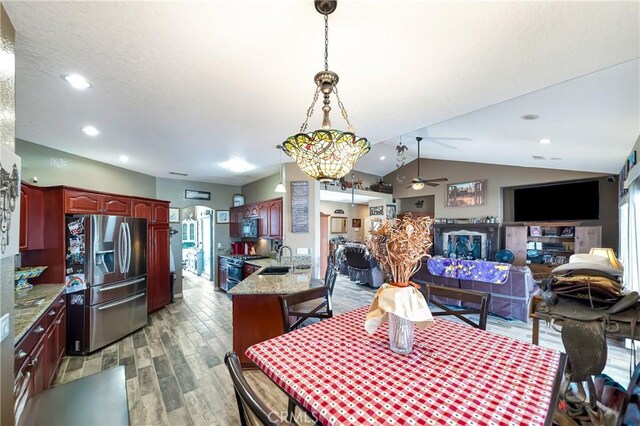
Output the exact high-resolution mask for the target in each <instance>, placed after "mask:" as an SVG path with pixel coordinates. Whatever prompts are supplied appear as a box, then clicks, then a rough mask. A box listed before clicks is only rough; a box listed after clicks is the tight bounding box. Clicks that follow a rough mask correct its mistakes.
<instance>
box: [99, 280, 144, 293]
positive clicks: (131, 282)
mask: <svg viewBox="0 0 640 426" xmlns="http://www.w3.org/2000/svg"><path fill="white" fill-rule="evenodd" d="M144 280H145V278H138V279H137V280H133V281H127V282H126V283H122V284H117V285H110V286H108V287H102V288H101V289H100V290H98V291H99V292H100V293H102V292H103V291H109V290H115V289H117V288H121V287H128V286H130V285H134V284H137V283H139V282H142V281H144Z"/></svg>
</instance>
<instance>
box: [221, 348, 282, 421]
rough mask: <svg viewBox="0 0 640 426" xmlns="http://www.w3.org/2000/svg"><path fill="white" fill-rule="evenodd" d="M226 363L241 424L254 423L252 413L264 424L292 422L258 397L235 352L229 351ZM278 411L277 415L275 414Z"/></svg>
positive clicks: (225, 359)
mask: <svg viewBox="0 0 640 426" xmlns="http://www.w3.org/2000/svg"><path fill="white" fill-rule="evenodd" d="M224 363H225V364H226V365H227V369H228V370H229V375H230V376H231V381H232V382H233V388H234V391H235V394H236V402H237V403H238V414H239V415H240V424H241V425H242V426H249V425H251V424H252V419H251V415H253V416H254V417H255V418H256V419H257V420H258V421H259V422H260V424H262V425H267V426H285V425H292V423H289V422H286V421H280V420H278V417H279V413H277V412H276V411H274V410H271V409H269V408H268V407H267V406H266V405H265V404H264V403H263V402H262V401H261V400H260V398H258V396H257V395H256V393H255V392H254V391H253V389H251V387H249V384H248V383H247V381H246V380H245V378H244V376H243V375H242V367H241V366H240V359H239V358H238V355H236V353H235V352H228V353H227V354H226V355H225V357H224ZM274 413H276V415H274Z"/></svg>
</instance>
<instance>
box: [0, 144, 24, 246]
mask: <svg viewBox="0 0 640 426" xmlns="http://www.w3.org/2000/svg"><path fill="white" fill-rule="evenodd" d="M0 169H2V197H3V202H2V244H1V245H0V257H2V258H5V257H9V256H14V255H16V254H18V252H19V249H20V170H21V158H20V157H18V156H17V155H16V154H15V153H14V152H13V151H10V150H9V149H7V148H5V146H4V145H2V147H0Z"/></svg>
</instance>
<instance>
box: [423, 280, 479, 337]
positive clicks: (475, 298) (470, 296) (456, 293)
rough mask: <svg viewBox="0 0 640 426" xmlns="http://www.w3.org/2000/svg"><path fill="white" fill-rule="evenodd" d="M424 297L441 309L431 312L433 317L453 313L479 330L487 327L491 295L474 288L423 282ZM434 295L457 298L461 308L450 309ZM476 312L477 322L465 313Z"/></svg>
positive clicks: (473, 313)
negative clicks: (468, 288) (465, 288)
mask: <svg viewBox="0 0 640 426" xmlns="http://www.w3.org/2000/svg"><path fill="white" fill-rule="evenodd" d="M422 291H423V292H424V297H425V298H426V299H427V302H428V303H430V304H433V305H435V306H437V307H438V308H440V309H442V311H436V312H431V314H432V315H433V316H434V317H438V316H445V315H453V316H455V317H456V318H458V319H460V320H462V321H464V322H465V323H467V324H469V325H471V326H473V327H476V328H479V329H480V330H486V329H487V316H488V314H489V302H490V301H491V295H490V294H489V293H484V292H482V291H475V290H462V289H459V288H450V287H441V286H439V285H434V284H425V285H423V286H422ZM436 297H443V298H447V299H453V300H459V301H460V302H461V303H462V307H461V308H455V309H452V308H451V307H450V306H447V305H445V304H444V303H441V302H439V301H438V300H437V299H436ZM469 304H473V305H477V306H478V307H477V308H476V307H471V306H469ZM475 314H478V315H479V318H478V322H477V323H475V322H473V321H472V320H470V319H469V318H467V317H466V315H475Z"/></svg>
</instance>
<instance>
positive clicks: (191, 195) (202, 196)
mask: <svg viewBox="0 0 640 426" xmlns="http://www.w3.org/2000/svg"><path fill="white" fill-rule="evenodd" d="M184 198H186V199H187V200H207V201H210V200H211V193H210V192H209V191H198V190H195V189H185V190H184Z"/></svg>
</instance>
